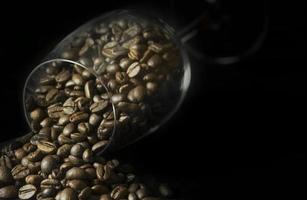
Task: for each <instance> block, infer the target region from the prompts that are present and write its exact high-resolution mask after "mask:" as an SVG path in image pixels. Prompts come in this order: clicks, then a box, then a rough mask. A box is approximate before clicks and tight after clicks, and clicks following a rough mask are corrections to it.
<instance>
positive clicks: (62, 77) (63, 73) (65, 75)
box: [55, 69, 71, 83]
mask: <svg viewBox="0 0 307 200" xmlns="http://www.w3.org/2000/svg"><path fill="white" fill-rule="evenodd" d="M70 77H71V73H70V72H69V71H68V70H65V69H64V70H62V71H61V72H60V73H58V74H57V75H56V76H55V80H56V81H57V82H60V83H61V82H65V81H67V80H68V79H69V78H70Z"/></svg>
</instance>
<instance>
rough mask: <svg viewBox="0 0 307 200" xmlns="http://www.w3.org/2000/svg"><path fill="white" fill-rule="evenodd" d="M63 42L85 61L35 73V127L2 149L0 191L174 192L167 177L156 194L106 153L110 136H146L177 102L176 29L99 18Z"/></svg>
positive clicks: (30, 102) (95, 198)
mask: <svg viewBox="0 0 307 200" xmlns="http://www.w3.org/2000/svg"><path fill="white" fill-rule="evenodd" d="M61 48H62V51H60V52H61V56H62V58H66V59H70V60H72V61H77V62H79V63H81V64H82V65H84V66H85V67H83V66H81V65H78V64H76V63H75V64H68V63H65V62H50V63H49V64H48V66H47V67H45V68H43V70H42V71H40V73H38V74H35V75H37V76H35V77H32V78H33V79H32V80H31V81H32V84H31V86H33V85H34V87H32V88H27V89H30V90H31V92H29V93H27V94H26V95H27V101H26V109H27V111H28V117H29V120H30V122H31V128H32V132H31V134H29V135H28V136H29V137H24V138H22V140H18V141H17V140H16V141H14V142H13V143H10V144H9V145H8V146H6V147H5V148H4V149H3V151H2V152H1V158H0V199H22V200H27V199H36V200H78V199H79V200H85V199H88V200H120V199H121V200H125V199H127V200H158V199H163V198H167V197H170V196H171V195H172V192H171V191H170V190H169V188H168V187H167V186H166V185H161V186H160V187H159V188H158V189H159V190H160V194H158V195H157V194H154V193H153V192H152V191H150V189H149V188H148V187H146V186H145V185H144V184H143V183H141V181H139V179H138V177H136V175H135V174H134V173H133V170H132V167H131V166H129V165H125V164H120V163H119V161H118V160H116V159H105V158H103V157H101V152H103V151H104V150H105V148H106V147H108V145H109V144H110V142H112V141H113V140H116V139H118V138H120V139H121V141H124V142H123V143H125V142H130V141H131V138H134V139H135V138H138V137H140V135H139V134H144V133H146V131H147V130H148V129H150V128H152V126H153V125H154V124H157V123H159V120H161V118H162V117H165V115H166V114H167V113H168V112H169V109H172V105H174V104H175V103H174V102H176V98H177V97H176V95H174V93H175V94H176V92H177V91H175V90H174V88H178V85H176V78H177V77H180V73H182V72H181V70H180V68H179V67H177V66H178V64H179V62H180V59H179V58H180V57H179V51H178V49H177V47H176V45H175V43H174V42H173V41H172V40H171V39H170V35H169V33H168V32H167V31H165V30H164V29H162V28H161V26H158V25H155V24H150V23H145V22H144V21H137V20H135V19H129V18H127V19H122V18H121V19H116V20H112V21H110V22H108V23H99V24H97V25H95V26H94V27H92V28H91V29H90V30H87V31H85V32H83V33H80V34H78V35H77V36H76V35H75V36H74V37H73V39H72V40H69V42H68V43H67V45H64V46H63V47H61ZM172 85H176V87H174V88H172ZM117 145H118V146H121V144H117Z"/></svg>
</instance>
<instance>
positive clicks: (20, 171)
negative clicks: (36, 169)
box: [11, 164, 30, 180]
mask: <svg viewBox="0 0 307 200" xmlns="http://www.w3.org/2000/svg"><path fill="white" fill-rule="evenodd" d="M11 173H12V175H13V178H14V179H15V180H18V179H23V178H25V177H26V176H28V175H29V174H30V170H29V169H28V168H27V167H25V166H22V165H20V164H19V165H16V166H15V167H14V168H13V169H12V170H11Z"/></svg>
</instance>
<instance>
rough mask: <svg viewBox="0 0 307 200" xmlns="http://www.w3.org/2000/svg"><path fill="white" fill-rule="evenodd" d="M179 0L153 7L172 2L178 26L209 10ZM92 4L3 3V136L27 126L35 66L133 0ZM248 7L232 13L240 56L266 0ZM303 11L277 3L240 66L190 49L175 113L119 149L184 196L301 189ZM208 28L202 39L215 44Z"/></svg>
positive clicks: (306, 42)
mask: <svg viewBox="0 0 307 200" xmlns="http://www.w3.org/2000/svg"><path fill="white" fill-rule="evenodd" d="M130 2H132V1H130ZM133 2H136V3H137V1H133ZM174 2H175V1H173V3H171V2H169V1H166V3H163V4H162V3H161V4H160V3H156V4H153V3H152V4H146V5H147V7H150V8H151V10H154V8H155V7H156V8H158V9H159V11H160V13H168V14H170V15H171V14H172V12H171V8H175V10H176V12H175V13H176V15H177V19H179V21H177V22H178V25H180V24H185V23H186V22H187V21H189V20H191V19H192V18H193V17H194V16H196V15H197V13H199V11H200V10H201V6H199V2H198V3H195V4H186V3H174ZM252 2H254V1H252ZM255 2H256V1H255ZM258 2H259V1H258ZM89 4H92V5H86V4H85V2H83V4H76V5H75V6H74V7H73V8H70V5H67V6H66V5H62V4H61V6H59V5H58V4H56V3H54V4H52V5H49V6H46V5H41V4H37V5H36V7H34V6H33V7H32V8H27V9H22V10H20V11H16V9H15V5H5V6H3V7H2V8H3V9H5V10H7V11H9V12H8V13H1V19H2V22H3V24H2V28H1V38H2V41H1V45H0V58H1V65H2V66H1V70H2V71H1V75H2V77H1V79H0V80H1V86H2V87H1V88H2V89H1V92H2V95H1V105H2V106H1V115H2V116H3V117H2V120H1V129H2V130H1V141H4V140H7V139H11V138H14V137H16V136H18V135H22V134H24V133H26V132H27V131H28V130H29V129H28V127H27V124H26V122H25V118H24V115H23V110H22V100H21V96H22V87H23V83H24V82H25V79H26V77H27V75H28V73H29V72H30V71H31V69H32V68H33V67H34V66H35V65H37V64H38V63H39V61H40V60H41V59H42V58H43V57H44V56H45V55H46V54H47V53H48V52H49V51H50V50H51V49H52V48H53V46H54V45H55V44H56V43H57V42H59V41H60V40H61V39H62V38H63V37H64V36H65V35H66V34H68V33H70V32H71V31H72V30H74V29H75V28H77V27H78V26H79V25H81V24H83V23H84V22H86V21H87V20H89V19H91V18H93V17H95V16H97V15H99V14H101V13H103V12H105V11H108V10H112V9H116V8H120V7H125V6H127V5H128V3H127V2H126V3H125V2H124V1H123V3H119V2H118V1H116V2H110V3H109V5H107V6H106V5H103V4H102V5H101V6H95V5H96V4H94V3H92V2H89ZM143 4H145V3H143ZM99 5H100V4H99ZM129 5H134V4H131V3H129ZM170 5H172V6H170ZM242 5H244V4H240V3H236V4H233V5H230V8H233V9H237V11H238V12H234V13H235V15H237V18H236V22H237V23H238V24H237V25H236V26H234V27H235V29H234V30H236V31H233V30H232V33H231V34H229V35H227V34H226V36H227V37H230V36H231V35H235V36H236V38H235V40H234V41H235V45H232V47H233V46H234V49H233V52H235V53H237V51H239V52H240V50H241V49H240V48H242V47H244V45H245V44H246V43H247V42H246V38H248V37H249V36H250V35H253V34H254V35H255V31H254V30H253V29H252V28H253V26H250V24H251V23H255V26H257V27H258V26H259V24H257V23H258V22H257V19H259V20H260V22H259V23H260V24H261V23H262V22H261V17H262V16H263V15H262V11H261V6H260V7H257V6H252V4H250V5H249V6H248V5H246V4H245V5H244V6H242ZM255 5H259V3H256V4H255ZM29 7H31V6H29ZM84 9H86V10H84ZM254 9H256V10H254ZM257 9H259V12H257ZM305 9H306V7H304V6H303V5H297V4H290V3H289V2H284V3H279V4H278V5H277V4H273V3H271V4H270V7H269V11H268V15H269V18H270V21H269V29H268V34H267V37H266V38H265V40H264V43H263V45H262V47H261V48H260V49H259V51H258V52H257V53H255V54H253V55H252V56H250V57H247V58H246V59H244V60H242V61H240V62H238V63H235V64H232V65H228V66H218V65H214V64H205V62H204V61H203V60H197V59H195V57H194V56H193V55H191V58H192V60H193V65H192V84H191V87H190V91H189V93H188V96H187V98H186V100H185V101H184V103H183V105H182V107H181V109H180V110H179V111H178V113H177V114H176V116H175V117H174V118H173V119H172V120H171V121H170V122H169V123H167V124H166V125H165V126H164V127H163V128H161V129H160V130H159V131H158V132H157V133H155V134H153V135H152V136H149V137H147V138H145V139H143V140H141V141H140V142H138V143H136V144H135V145H133V146H131V147H129V148H126V149H124V150H123V151H122V152H118V153H117V154H118V156H119V157H122V158H123V159H124V160H127V161H128V162H130V163H132V164H134V165H136V166H137V168H138V169H139V170H140V171H141V172H142V173H148V174H153V175H154V176H156V177H158V179H161V180H162V181H166V182H169V183H173V184H174V185H175V186H176V187H177V190H178V191H177V192H178V194H181V196H184V197H185V199H204V198H200V197H202V196H205V197H209V196H211V195H215V196H216V197H219V196H226V197H229V196H233V195H234V196H235V197H237V196H244V195H243V194H242V193H243V192H244V193H245V192H247V196H244V197H249V196H254V195H255V194H259V193H260V192H263V191H270V192H272V194H274V195H275V194H282V195H283V194H284V193H287V192H289V186H293V185H294V186H295V187H297V189H296V192H295V193H293V194H296V193H297V192H299V191H303V190H302V189H303V188H302V186H303V185H300V184H299V183H298V182H297V179H302V180H304V177H306V169H307V164H306V160H307V152H306V144H305V143H306V142H305V141H306V140H305V137H304V135H305V134H306V131H305V129H306V128H305V124H306V123H305V120H306V117H305V115H306V111H307V106H306V102H307V101H306V100H307V98H306V81H307V80H306V78H305V76H306V66H305V65H306V64H305V57H306V56H305V54H306V50H307V39H306V31H305V29H306V26H307V24H306V20H305V19H306V14H305ZM182 10H184V11H185V12H184V13H183V12H182ZM242 10H243V11H244V12H242ZM248 13H253V14H252V15H249V14H248ZM257 13H258V15H257ZM2 15H3V16H2ZM240 15H241V17H239V16H240ZM168 19H170V20H174V18H171V17H168ZM259 27H260V28H259ZM259 27H258V28H257V30H260V29H261V26H259ZM202 34H203V35H202ZM202 34H201V37H200V38H203V39H199V42H198V44H200V43H201V42H204V41H208V39H207V38H206V34H205V33H202ZM208 35H209V36H210V34H208ZM226 36H225V37H226ZM240 39H242V40H240ZM248 40H249V39H248ZM209 41H212V40H209ZM213 41H214V40H213ZM240 41H243V42H241V43H240ZM204 45H205V44H204ZM219 45H221V44H219ZM200 46H201V47H202V45H200ZM235 47H238V48H237V49H236V48H235ZM239 47H240V48H239ZM219 48H221V46H219ZM209 49H210V48H209ZM243 49H244V48H243ZM203 50H206V48H204V49H203ZM215 50H216V51H217V50H218V48H217V49H215ZM210 52H213V50H212V51H210ZM217 52H219V51H217ZM227 52H231V51H230V50H228V51H227ZM208 54H209V53H208ZM289 178H290V180H288V179H289ZM273 188H274V189H273ZM275 188H276V189H275Z"/></svg>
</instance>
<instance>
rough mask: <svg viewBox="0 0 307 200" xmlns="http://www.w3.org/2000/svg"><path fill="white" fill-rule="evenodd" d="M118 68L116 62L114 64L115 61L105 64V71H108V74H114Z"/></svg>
mask: <svg viewBox="0 0 307 200" xmlns="http://www.w3.org/2000/svg"><path fill="white" fill-rule="evenodd" d="M119 69H120V68H119V65H118V64H115V63H113V64H109V65H107V67H106V70H107V72H108V73H110V74H115V73H116V72H118V71H119Z"/></svg>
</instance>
